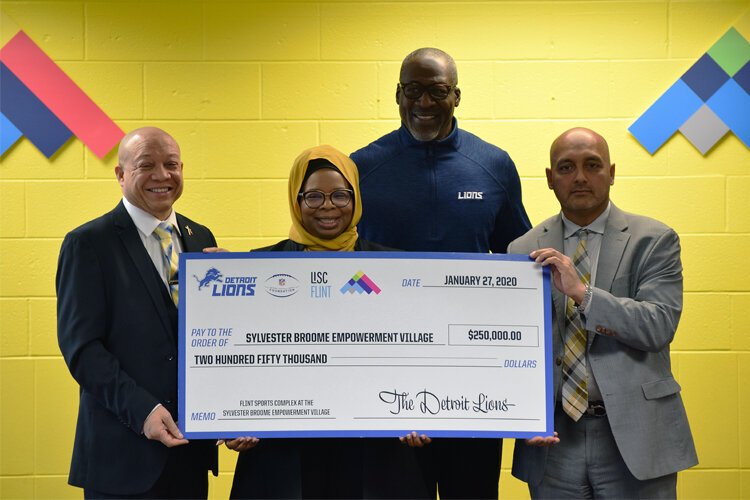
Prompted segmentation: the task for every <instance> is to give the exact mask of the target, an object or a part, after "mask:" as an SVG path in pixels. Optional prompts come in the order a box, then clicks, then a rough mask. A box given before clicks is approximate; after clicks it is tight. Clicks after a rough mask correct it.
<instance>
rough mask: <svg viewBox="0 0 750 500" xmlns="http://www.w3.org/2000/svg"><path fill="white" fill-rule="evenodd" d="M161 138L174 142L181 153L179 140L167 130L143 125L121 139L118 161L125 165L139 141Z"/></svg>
mask: <svg viewBox="0 0 750 500" xmlns="http://www.w3.org/2000/svg"><path fill="white" fill-rule="evenodd" d="M159 139H161V140H165V141H169V142H172V143H173V144H174V146H175V147H176V148H177V152H178V153H179V151H180V146H179V145H178V144H177V141H175V140H174V137H172V136H171V135H169V134H168V133H167V132H165V131H164V130H162V129H160V128H158V127H141V128H137V129H135V130H131V131H130V132H128V133H127V134H125V137H123V138H122V140H120V145H119V147H118V149H117V162H118V163H119V164H120V165H123V166H124V165H125V164H126V163H127V162H128V160H129V159H130V158H131V155H132V152H133V148H134V147H135V146H136V144H138V143H139V142H141V141H144V140H145V141H149V140H159Z"/></svg>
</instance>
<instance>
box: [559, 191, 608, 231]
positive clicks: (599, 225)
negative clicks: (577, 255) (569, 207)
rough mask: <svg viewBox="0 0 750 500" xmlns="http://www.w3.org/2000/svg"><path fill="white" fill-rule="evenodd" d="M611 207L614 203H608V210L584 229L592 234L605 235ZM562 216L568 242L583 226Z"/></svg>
mask: <svg viewBox="0 0 750 500" xmlns="http://www.w3.org/2000/svg"><path fill="white" fill-rule="evenodd" d="M611 206H612V202H611V201H610V202H607V208H605V209H604V212H602V213H601V214H600V215H599V217H597V218H596V219H594V221H593V222H592V223H591V224H589V225H588V226H583V227H585V228H586V229H588V230H589V231H590V232H592V233H596V234H604V228H605V227H606V226H607V219H608V218H609V211H610V207H611ZM560 215H562V220H563V234H564V236H565V239H566V240H567V239H568V238H570V237H571V236H574V235H575V234H576V233H577V232H578V230H579V229H581V227H582V226H579V225H578V224H576V223H575V222H572V221H571V220H570V219H568V218H567V217H565V214H563V213H560Z"/></svg>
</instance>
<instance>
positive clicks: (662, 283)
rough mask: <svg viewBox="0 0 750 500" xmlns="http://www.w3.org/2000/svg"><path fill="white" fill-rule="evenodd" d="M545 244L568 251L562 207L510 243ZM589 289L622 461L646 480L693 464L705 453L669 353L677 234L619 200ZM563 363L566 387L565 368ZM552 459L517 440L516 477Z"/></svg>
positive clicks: (678, 294)
mask: <svg viewBox="0 0 750 500" xmlns="http://www.w3.org/2000/svg"><path fill="white" fill-rule="evenodd" d="M538 248H555V249H557V250H560V251H562V250H563V222H562V218H561V217H560V214H557V215H555V216H554V217H551V218H549V219H547V220H546V221H544V222H542V223H541V224H539V225H538V226H536V227H534V229H532V230H531V231H529V232H528V233H526V234H525V235H524V236H522V237H520V238H518V239H517V240H515V241H514V242H512V243H511V244H510V246H508V252H509V253H523V254H527V253H529V252H531V251H532V250H536V249H538ZM592 290H593V298H592V302H591V306H590V310H589V313H588V314H587V315H586V317H585V326H586V329H587V330H588V353H589V358H588V359H589V362H590V368H591V370H592V371H593V373H594V376H595V377H596V381H597V383H598V384H599V388H600V389H601V392H602V397H603V398H604V405H605V406H606V408H607V418H608V420H609V424H610V427H611V429H612V434H613V435H614V438H615V441H616V443H617V448H618V450H619V452H620V455H621V456H622V458H623V460H624V461H625V465H627V467H628V469H629V470H630V472H631V473H632V474H633V475H634V476H635V477H636V478H637V479H639V480H647V479H653V478H656V477H660V476H664V475H667V474H672V473H674V472H677V471H680V470H683V469H686V468H688V467H692V466H693V465H695V464H697V463H698V458H697V456H696V453H695V446H694V444H693V437H692V434H691V432H690V426H689V424H688V419H687V415H686V414H685V408H684V406H683V404H682V398H681V397H680V390H681V388H680V385H679V384H678V383H677V381H676V380H675V379H674V376H673V375H672V369H671V361H670V356H669V345H670V343H671V342H672V339H673V338H674V335H675V331H676V330H677V324H678V322H679V318H680V313H681V312H682V264H681V263H680V242H679V238H678V237H677V234H676V233H675V232H674V231H673V230H672V229H670V228H669V227H667V226H665V225H664V224H662V223H661V222H659V221H656V220H654V219H650V218H648V217H643V216H639V215H633V214H629V213H626V212H623V211H622V210H620V209H618V208H617V207H616V206H615V205H614V204H612V205H611V210H610V213H609V218H608V220H607V225H606V227H605V229H604V235H603V237H602V245H601V249H600V250H599V262H598V267H597V272H596V283H595V284H594V286H593V287H592ZM552 298H553V318H552V322H553V340H552V343H553V349H554V356H555V358H556V360H557V359H561V358H560V357H561V356H562V355H563V347H564V339H563V336H564V332H565V296H564V295H563V294H562V293H560V292H559V291H558V290H557V288H554V287H553V290H552ZM556 365H557V366H554V367H553V370H554V380H555V394H559V392H560V384H561V379H562V376H561V375H562V370H561V369H560V367H559V364H557V361H556ZM556 446H566V443H565V442H562V441H561V442H560V443H559V444H557V445H556ZM546 459H547V448H539V447H535V446H527V445H526V444H525V443H524V442H523V440H517V441H516V447H515V452H514V460H513V475H514V476H516V477H517V478H519V479H522V480H524V481H526V482H529V483H532V484H535V485H536V484H539V482H540V481H541V480H542V476H543V475H544V469H545V466H546Z"/></svg>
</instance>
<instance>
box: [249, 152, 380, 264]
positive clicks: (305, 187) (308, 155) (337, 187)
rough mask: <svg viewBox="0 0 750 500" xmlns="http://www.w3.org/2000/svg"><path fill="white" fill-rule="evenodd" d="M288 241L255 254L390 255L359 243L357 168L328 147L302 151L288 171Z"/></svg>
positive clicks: (343, 156) (360, 209) (371, 244)
mask: <svg viewBox="0 0 750 500" xmlns="http://www.w3.org/2000/svg"><path fill="white" fill-rule="evenodd" d="M288 190H289V213H290V215H291V216H292V227H291V228H290V229H289V239H288V240H282V241H280V242H279V243H277V244H275V245H273V246H270V247H265V248H259V249H258V250H259V251H271V252H273V251H286V252H289V251H292V252H294V251H316V250H329V251H344V252H350V251H362V250H370V251H377V250H388V248H386V247H383V246H381V245H378V244H376V243H371V242H367V241H364V240H361V239H359V237H358V235H357V223H359V219H360V218H361V217H362V203H361V202H360V200H361V198H360V193H359V172H358V171H357V166H356V165H355V164H354V162H353V161H352V160H350V159H349V157H348V156H346V155H345V154H344V153H342V152H341V151H339V150H337V149H336V148H333V147H331V146H317V147H314V148H310V149H306V150H305V151H303V152H302V153H301V154H300V155H299V156H298V157H297V159H295V160H294V165H292V170H291V172H289V185H288Z"/></svg>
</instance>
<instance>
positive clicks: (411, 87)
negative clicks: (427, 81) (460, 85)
mask: <svg viewBox="0 0 750 500" xmlns="http://www.w3.org/2000/svg"><path fill="white" fill-rule="evenodd" d="M398 88H399V89H401V92H403V93H404V96H406V98H407V99H410V100H412V101H416V100H417V99H419V98H420V97H422V94H424V93H425V91H427V93H428V94H430V97H432V98H433V99H435V100H437V101H442V100H443V99H445V98H447V97H448V96H449V95H450V93H451V90H453V89H455V88H456V87H455V85H445V84H443V83H434V84H432V85H428V86H426V87H425V86H424V85H422V84H421V83H417V82H411V83H399V84H398Z"/></svg>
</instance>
